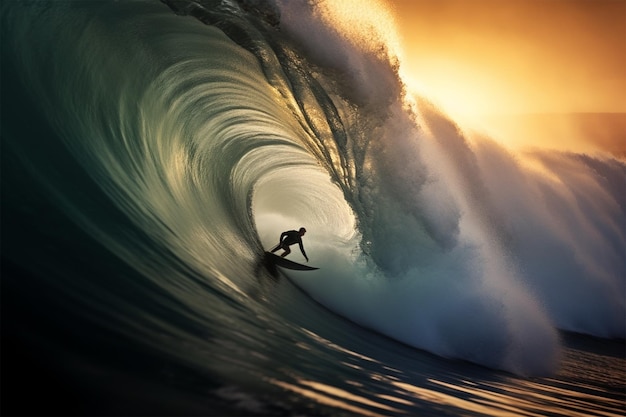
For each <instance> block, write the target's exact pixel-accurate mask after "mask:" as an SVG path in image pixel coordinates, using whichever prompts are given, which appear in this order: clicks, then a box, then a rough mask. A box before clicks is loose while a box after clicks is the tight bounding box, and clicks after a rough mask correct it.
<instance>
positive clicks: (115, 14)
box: [0, 0, 626, 416]
mask: <svg viewBox="0 0 626 417" xmlns="http://www.w3.org/2000/svg"><path fill="white" fill-rule="evenodd" d="M366 6H367V5H364V6H363V7H366ZM0 7H1V9H0V10H1V12H2V16H1V19H2V20H1V31H2V35H1V53H2V58H1V65H2V69H1V77H2V79H1V85H0V87H1V94H2V101H1V106H2V107H1V109H2V118H1V121H2V123H1V129H2V130H1V135H2V154H1V156H2V165H1V166H2V178H1V179H2V182H1V184H2V292H1V293H2V412H3V414H7V415H9V414H12V415H19V414H43V415H53V414H59V415H74V414H77V415H144V414H153V415H333V416H335V415H367V416H386V415H398V416H401V415H406V416H417V415H419V416H444V415H490V416H504V415H511V416H545V415H567V416H592V415H596V416H619V415H623V414H624V413H625V412H626V392H625V386H626V351H625V345H624V338H625V337H626V257H625V248H626V236H625V235H626V228H625V218H626V193H625V192H624V190H625V189H626V164H625V163H624V161H623V160H622V159H619V158H617V157H614V156H611V155H605V154H593V155H590V154H582V153H573V152H564V151H559V150H545V149H544V150H541V149H535V150H532V151H514V150H511V149H509V148H506V147H504V146H503V145H501V144H500V143H499V142H498V141H496V140H495V139H494V138H490V137H486V136H485V135H481V134H478V133H474V132H470V131H468V130H467V129H465V128H464V127H463V126H461V125H459V124H458V123H457V122H455V121H454V120H453V119H452V118H450V117H449V116H448V115H446V113H445V112H444V111H442V110H441V109H438V108H437V107H436V106H434V105H433V104H431V103H430V102H429V101H428V99H427V98H425V97H420V96H417V95H415V94H412V93H410V92H408V91H406V89H405V88H404V84H403V81H402V78H401V76H400V75H399V73H400V72H399V68H400V67H401V64H402V63H401V61H400V59H399V58H398V56H397V55H396V53H395V52H394V47H393V45H392V43H391V42H390V40H389V38H388V37H387V36H386V35H385V33H384V31H382V30H378V29H377V26H376V25H374V26H372V25H368V24H364V25H363V26H359V25H355V24H345V23H346V22H342V21H341V19H345V17H344V18H342V17H340V16H335V15H333V13H332V11H329V10H328V9H327V8H325V3H323V2H307V1H278V2H276V3H273V2H256V1H243V0H242V1H239V2H234V1H232V2H231V1H205V0H203V1H185V0H171V1H164V2H157V1H135V2H116V1H33V2H26V1H25V2H10V1H8V2H3V3H2V4H1V6H0ZM301 226H304V227H306V228H307V230H308V232H307V234H306V236H305V238H304V243H305V247H306V250H307V254H308V256H309V258H310V264H311V265H313V266H317V267H319V268H320V269H319V270H317V271H313V272H297V271H281V272H279V273H278V274H272V273H271V272H270V271H269V270H268V269H267V268H266V267H265V265H264V264H263V262H262V254H263V251H264V250H266V249H268V248H270V247H272V246H274V245H275V244H276V242H277V239H278V236H279V235H280V233H281V232H282V231H284V230H288V229H297V228H299V227H301ZM290 259H292V260H294V261H298V262H304V258H303V257H302V256H301V255H300V253H298V250H297V249H295V250H294V251H293V252H292V254H291V255H290Z"/></svg>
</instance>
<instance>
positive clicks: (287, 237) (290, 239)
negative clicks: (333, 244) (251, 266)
mask: <svg viewBox="0 0 626 417" xmlns="http://www.w3.org/2000/svg"><path fill="white" fill-rule="evenodd" d="M296 243H297V244H298V245H300V252H302V255H304V257H305V258H306V260H307V261H308V260H309V258H308V256H306V252H305V251H304V246H302V237H301V236H300V232H298V231H297V230H288V231H286V232H283V233H281V235H280V243H279V244H278V246H277V247H276V248H275V249H274V250H272V252H276V251H277V250H278V249H283V250H284V251H285V253H283V254H282V255H281V256H286V255H288V254H289V253H291V249H289V246H291V245H293V244H296Z"/></svg>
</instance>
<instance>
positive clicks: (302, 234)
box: [298, 227, 306, 236]
mask: <svg viewBox="0 0 626 417" xmlns="http://www.w3.org/2000/svg"><path fill="white" fill-rule="evenodd" d="M298 232H299V233H300V236H304V234H305V233H306V229H305V228H304V227H301V228H300V230H298Z"/></svg>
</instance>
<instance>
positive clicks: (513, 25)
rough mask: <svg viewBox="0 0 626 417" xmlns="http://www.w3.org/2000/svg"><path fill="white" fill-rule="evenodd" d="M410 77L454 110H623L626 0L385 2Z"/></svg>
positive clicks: (625, 97)
mask: <svg viewBox="0 0 626 417" xmlns="http://www.w3.org/2000/svg"><path fill="white" fill-rule="evenodd" d="M386 1H387V2H388V3H389V5H390V6H391V9H392V10H393V12H394V15H395V17H396V22H397V25H398V28H399V32H400V35H401V37H402V46H403V50H404V54H405V56H404V59H403V60H402V67H403V70H404V72H405V77H406V78H407V82H408V83H410V85H412V86H413V87H414V88H416V89H418V90H420V91H421V92H423V93H425V94H426V95H429V96H431V97H432V98H433V99H435V100H436V101H438V102H439V103H441V104H442V105H443V106H444V107H446V108H447V109H448V110H450V111H451V112H452V113H468V114H484V113H538V112H539V113H542V112H559V113H563V112H626V0H386Z"/></svg>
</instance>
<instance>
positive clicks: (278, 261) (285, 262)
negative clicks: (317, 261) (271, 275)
mask: <svg viewBox="0 0 626 417" xmlns="http://www.w3.org/2000/svg"><path fill="white" fill-rule="evenodd" d="M265 260H266V261H267V263H268V264H269V265H272V266H280V267H281V268H286V269H293V270H295V271H313V270H316V269H319V268H315V267H312V266H308V265H302V264H299V263H297V262H294V261H290V260H289V259H285V258H281V257H280V256H278V255H274V254H273V253H270V252H265Z"/></svg>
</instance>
